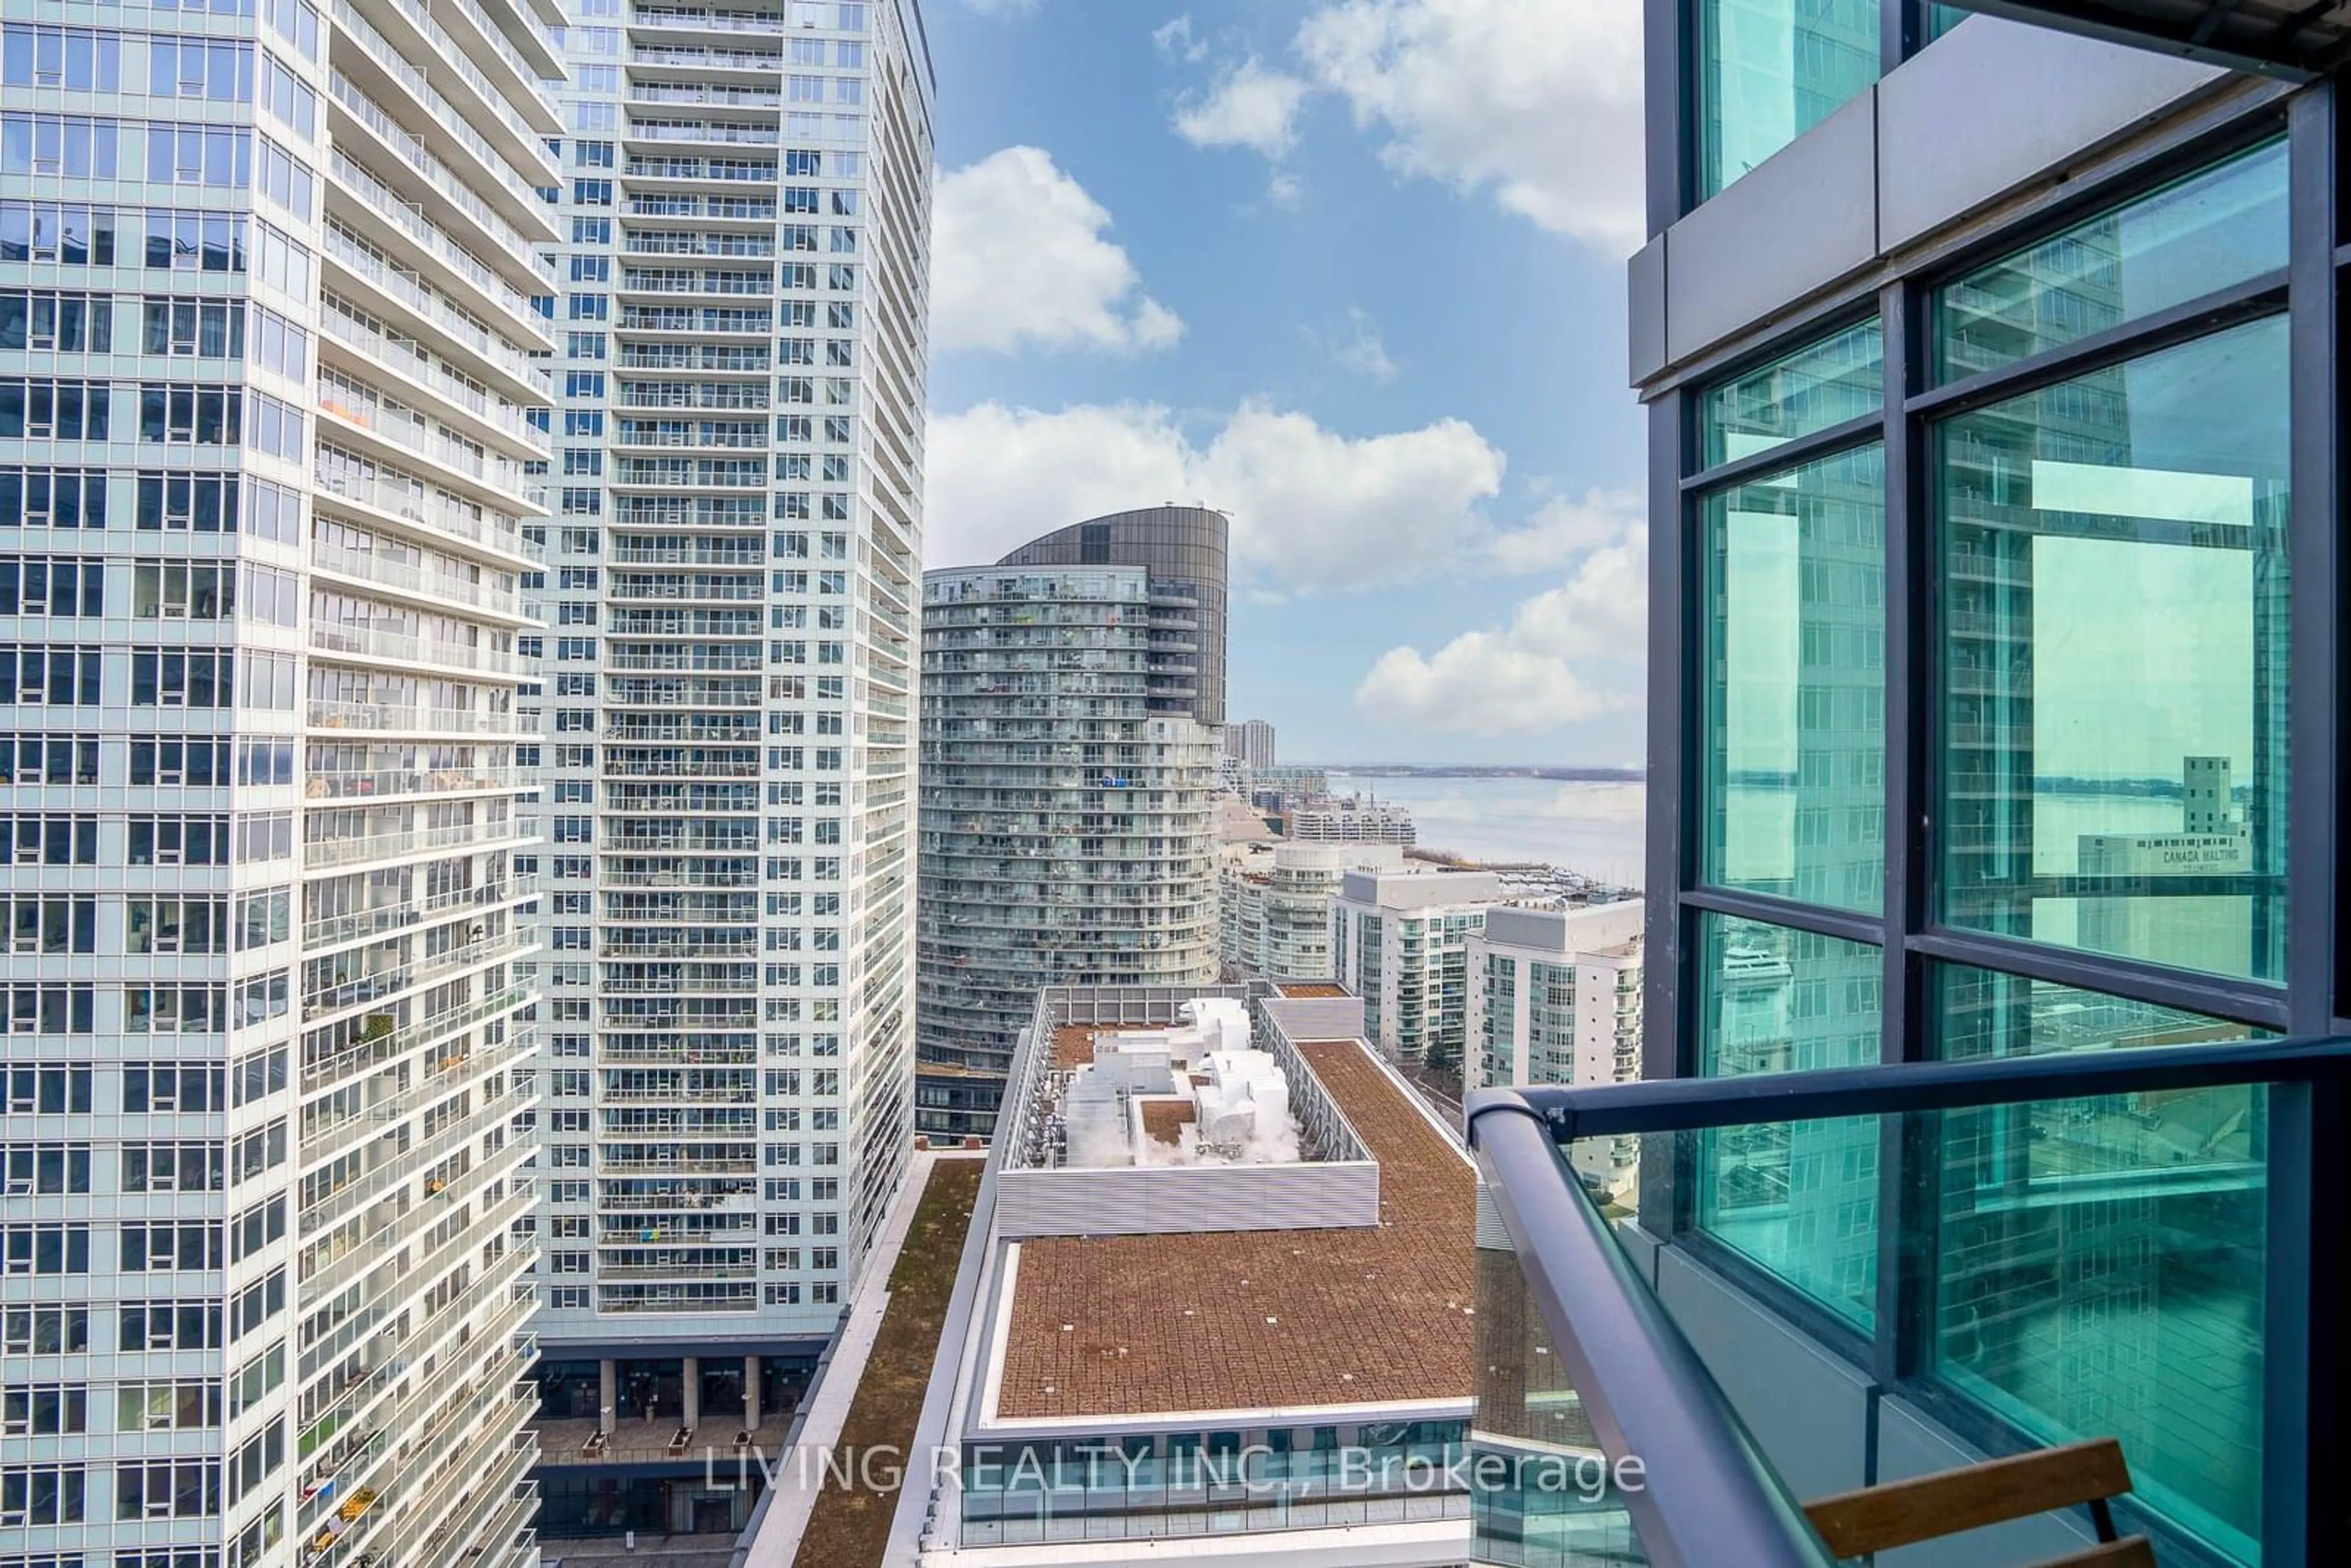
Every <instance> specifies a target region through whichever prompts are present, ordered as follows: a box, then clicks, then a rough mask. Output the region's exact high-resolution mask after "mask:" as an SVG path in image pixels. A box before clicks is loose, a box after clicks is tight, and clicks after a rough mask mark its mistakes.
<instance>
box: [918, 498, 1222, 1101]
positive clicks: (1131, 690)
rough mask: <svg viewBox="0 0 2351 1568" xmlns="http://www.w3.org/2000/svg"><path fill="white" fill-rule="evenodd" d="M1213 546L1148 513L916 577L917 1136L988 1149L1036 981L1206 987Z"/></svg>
mask: <svg viewBox="0 0 2351 1568" xmlns="http://www.w3.org/2000/svg"><path fill="white" fill-rule="evenodd" d="M1226 550H1227V525H1226V521H1225V518H1224V516H1223V515H1222V514H1221V513H1217V512H1212V511H1208V510H1207V509H1205V508H1202V507H1151V508H1148V509H1145V510H1142V511H1134V512H1120V513H1116V514H1114V515H1113V516H1110V517H1097V518H1094V519H1092V520H1091V521H1088V522H1083V523H1078V524H1074V525H1072V526H1071V527H1069V528H1061V529H1059V530H1057V531H1056V532H1053V533H1050V534H1047V535H1045V536H1044V537H1043V538H1039V539H1036V540H1034V541H1032V542H1030V543H1029V544H1027V545H1023V546H1022V547H1021V548H1020V549H1017V550H1014V551H1013V552H1011V553H1010V554H1009V555H1008V556H1006V557H1005V558H1004V559H1002V560H1001V561H999V562H998V563H997V564H996V565H994V566H987V567H967V568H957V569H953V570H941V571H932V572H926V573H925V574H924V578H923V708H922V715H923V717H922V862H921V864H922V870H921V900H920V904H919V909H920V914H919V917H918V922H919V936H918V944H917V946H918V955H919V957H918V963H919V982H918V988H917V989H918V998H919V1000H918V1009H919V1013H918V1016H919V1018H920V1020H921V1021H920V1030H921V1035H920V1045H921V1058H922V1059H921V1064H920V1067H919V1069H918V1071H917V1087H916V1106H917V1109H916V1113H915V1123H916V1125H917V1126H918V1127H919V1128H921V1129H922V1130H923V1131H925V1132H929V1133H934V1134H942V1135H957V1136H959V1135H963V1134H973V1135H980V1136H984V1135H986V1134H987V1132H988V1131H989V1129H990V1128H991V1126H992V1125H993V1123H994V1120H995V1112H996V1102H997V1098H998V1095H999V1094H1000V1093H1001V1092H1002V1091H1003V1085H1004V1073H1005V1069H1006V1065H1007V1064H1008V1061H1010V1058H1011V1051H1012V1047H1013V1044H1014V1042H1015V1041H1016V1040H1017V1039H1018V1037H1019V1030H1020V1021H1021V1020H1022V1019H1025V1018H1027V1017H1028V1016H1029V1012H1030V1011H1031V1010H1032V1009H1034V1008H1035V1006H1036V999H1037V992H1038V989H1039V988H1040V987H1044V986H1053V985H1097V986H1118V985H1189V984H1196V983H1201V982H1207V981H1213V980H1215V979H1216V977H1217V908H1216V887H1217V883H1216V878H1217V873H1216V862H1215V856H1214V852H1213V844H1212V839H1211V833H1210V821H1211V810H1210V800H1211V797H1212V795H1213V794H1214V791H1215V789H1216V781H1217V733H1216V730H1215V728H1214V727H1215V726H1216V725H1217V724H1219V723H1221V722H1222V720H1223V717H1224V704H1225V569H1226Z"/></svg>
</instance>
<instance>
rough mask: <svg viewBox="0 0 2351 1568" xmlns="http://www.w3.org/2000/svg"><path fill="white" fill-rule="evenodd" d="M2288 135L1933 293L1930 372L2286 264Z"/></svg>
mask: <svg viewBox="0 0 2351 1568" xmlns="http://www.w3.org/2000/svg"><path fill="white" fill-rule="evenodd" d="M2285 213H2286V202H2285V143H2284V142H2283V141H2273V142H2271V143H2269V144H2268V145H2266V146H2263V147H2257V148H2255V149H2253V150H2252V152H2246V153H2243V154H2241V155H2240V156H2238V157H2236V158H2232V159H2231V160H2230V161H2229V162H2226V163H2222V164H2220V165H2218V166H2216V167H2214V168H2211V169H2207V170H2205V171H2203V172H2201V173H2198V174H2193V175H2190V176H2189V178H2187V179H2185V180H2182V181H2179V183H2176V184H2171V185H2167V186H2165V187H2164V188H2163V189H2162V190H2160V191H2157V192H2155V193H2153V194H2151V195H2147V196H2142V197H2141V198H2139V199H2138V200H2137V201H2136V202H2132V203H2130V204H2127V205H2125V206H2120V207H2116V209H2115V210H2114V211H2112V212H2108V213H2101V214H2099V215H2098V216H2096V217H2095V218H2092V219H2091V220H2090V221H2089V222H2087V223H2085V224H2078V225H2075V226H2074V227H2073V228H2070V229H2067V230H2066V231H2064V233H2063V234H2059V235H2052V236H2050V237H2049V238H2048V239H2045V240H2043V241H2042V242H2041V243H2040V244H2038V245H2032V246H2026V247H2025V248H2024V249H2022V250H2021V251H2018V252H2017V253H2016V254H2015V255H2013V256H2003V257H2001V259H2000V260H1999V261H1996V262H1993V263H1992V264H1991V266H1989V267H1980V268H1978V269H1977V270H1976V271H1974V272H1971V273H1970V274H1968V275H1967V276H1966V277H1962V278H1960V279H1959V281H1958V282H1956V283H1952V284H1950V285H1949V286H1947V287H1943V288H1940V289H1938V290H1937V291H1936V293H1935V316H1934V321H1935V333H1934V338H1935V372H1936V376H1937V378H1938V380H1943V381H1955V380H1957V379H1959V377H1962V376H1969V375H1973V374H1975V373H1976V372H1977V371H1986V370H1990V369H1991V368H1993V367H1994V366H1996V365H2005V364H2008V363H2010V362H2011V361H2016V360H2022V359H2025V358H2027V357H2029V356H2031V355H2033V354H2038V353H2041V352H2043V350H2049V349H2054V348H2058V347H2061V346H2062V345H2064V344H2066V343H2070V342H2073V341H2074V340H2075V339H2077V338H2086V337H2088V336H2089V335H2090V334H2091V333H2093V332H2103V331H2105V329H2108V328H2110V327H2119V326H2121V325H2122V324H2123V323H2125V322H2126V321H2135V320H2138V319H2141V318H2144V317H2147V316H2150V315H2153V314H2154V313H2155V312H2157V311H2158V310H2164V309H2168V308H2170V307H2172V306H2174V305H2179V304H2183V303H2185V302H2186V301H2188V300H2190V299H2194V298H2199V297H2200V296H2202V295H2206V294H2210V293H2211V292H2212V291H2213V290H2214V289H2217V288H2225V287H2229V286H2231V284H2238V283H2243V282H2245V281H2247V280H2248V279H2250V278H2254V277H2261V276H2262V274H2263V273H2267V272H2273V271H2275V270H2277V269H2278V268H2280V267H2283V266H2284V265H2285V227H2286V224H2285Z"/></svg>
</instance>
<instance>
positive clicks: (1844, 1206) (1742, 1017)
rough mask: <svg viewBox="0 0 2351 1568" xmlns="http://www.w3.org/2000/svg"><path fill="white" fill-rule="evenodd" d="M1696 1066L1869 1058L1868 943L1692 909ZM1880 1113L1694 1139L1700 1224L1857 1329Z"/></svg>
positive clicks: (1753, 1067) (1710, 1073)
mask: <svg viewBox="0 0 2351 1568" xmlns="http://www.w3.org/2000/svg"><path fill="white" fill-rule="evenodd" d="M1700 925H1701V930H1700V934H1699V946H1698V953H1699V963H1700V969H1699V975H1698V985H1699V1004H1698V1009H1699V1010H1698V1071H1699V1072H1700V1073H1701V1074H1703V1075H1705V1076H1707V1077H1709V1078H1735V1077H1741V1076H1744V1075H1746V1074H1749V1073H1756V1072H1810V1071H1818V1070H1819V1069H1821V1068H1824V1067H1859V1066H1862V1065H1864V1064H1865V1063H1868V1062H1873V1061H1876V1060H1878V1024H1879V998H1880V996H1881V994H1882V991H1883V986H1884V973H1885V965H1884V962H1883V955H1882V954H1881V952H1880V950H1879V949H1877V948H1876V947H1873V946H1867V945H1866V944H1864V943H1859V942H1844V941H1840V940H1839V939H1837V938H1836V937H1834V936H1816V935H1814V934H1813V933H1811V932H1809V931H1795V930H1791V929H1790V928H1788V927H1787V926H1784V925H1766V924H1764V923H1763V922H1761V921H1757V920H1741V919H1738V918H1735V917H1733V916H1730V915H1712V914H1709V915H1704V916H1703V917H1702V918H1701V922H1700ZM1877 1145H1878V1119H1877V1118H1876V1117H1875V1116H1860V1117H1844V1118H1840V1119H1837V1120H1835V1121H1826V1122H1761V1123H1756V1124H1750V1125H1748V1126H1741V1127H1726V1128H1724V1129H1722V1130H1721V1131H1719V1132H1710V1133H1707V1134H1702V1135H1700V1136H1699V1138H1698V1156H1697V1165H1698V1225H1699V1226H1700V1228H1703V1229H1705V1230H1707V1231H1708V1232H1710V1233H1712V1234H1713V1235H1714V1236H1715V1237H1716V1238H1717V1239H1719V1240H1721V1241H1723V1242H1724V1243H1726V1244H1728V1245H1729V1246H1731V1247H1733V1248H1736V1249H1738V1250H1739V1251H1740V1252H1741V1253H1744V1254H1745V1255H1746V1256H1747V1257H1749V1258H1751V1259H1753V1260H1755V1261H1756V1262H1758V1263H1760V1264H1761V1265H1762V1266H1763V1267H1764V1268H1766V1269H1768V1270H1771V1272H1772V1273H1774V1274H1776V1275H1778V1276H1779V1277H1780V1278H1781V1279H1782V1280H1784V1281H1787V1282H1788V1283H1789V1284H1791V1285H1792V1286H1794V1287H1795V1288H1796V1289H1797V1290H1799V1291H1803V1292H1804V1293H1805V1294H1806V1295H1808V1296H1811V1297H1813V1298H1814V1299H1815V1300H1817V1301H1820V1302H1821V1304H1822V1305H1823V1306H1825V1307H1827V1308H1828V1309H1829V1310H1830V1311H1832V1312H1835V1313H1837V1314H1838V1315H1839V1316H1841V1317H1843V1318H1845V1319H1847V1320H1849V1321H1850V1322H1854V1323H1855V1324H1857V1325H1859V1326H1860V1327H1863V1328H1867V1327H1868V1326H1869V1324H1870V1322H1872V1320H1873V1318H1874V1317H1875V1315H1876V1291H1877Z"/></svg>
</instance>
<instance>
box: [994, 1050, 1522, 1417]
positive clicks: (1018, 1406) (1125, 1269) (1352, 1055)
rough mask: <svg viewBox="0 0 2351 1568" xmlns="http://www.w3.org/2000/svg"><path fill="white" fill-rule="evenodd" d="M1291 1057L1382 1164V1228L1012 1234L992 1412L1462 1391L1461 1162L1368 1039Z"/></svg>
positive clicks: (1139, 1412)
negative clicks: (1301, 1060)
mask: <svg viewBox="0 0 2351 1568" xmlns="http://www.w3.org/2000/svg"><path fill="white" fill-rule="evenodd" d="M1092 1032H1093V1031H1092V1030H1082V1031H1080V1030H1063V1031H1061V1038H1057V1039H1056V1040H1055V1042H1054V1044H1055V1056H1056V1058H1057V1060H1059V1061H1063V1062H1065V1063H1067V1062H1069V1061H1071V1058H1072V1057H1075V1056H1076V1055H1077V1052H1078V1051H1080V1050H1083V1051H1084V1052H1085V1056H1084V1057H1083V1058H1079V1060H1086V1059H1090V1058H1091V1056H1092ZM1080 1033H1082V1034H1083V1035H1084V1036H1085V1037H1086V1038H1085V1040H1084V1041H1083V1043H1082V1045H1081V1044H1080V1041H1079V1040H1077V1039H1076V1038H1075V1037H1076V1036H1077V1035H1079V1034H1080ZM1299 1049H1300V1051H1301V1052H1302V1053H1303V1055H1304V1056H1305V1058H1306V1061H1307V1064H1308V1066H1309V1067H1310V1068H1311V1069H1312V1071H1313V1072H1314V1075H1315V1076H1316V1077H1317V1078H1319V1079H1320V1080H1321V1081H1322V1083H1323V1085H1324V1086H1325V1087H1326V1088H1327V1089H1328V1090H1329V1091H1330V1092H1331V1093H1332V1096H1333V1097H1334V1098H1335V1099H1336V1100H1337V1101H1338V1103H1339V1106H1340V1108H1341V1109H1342V1110H1343V1112H1344V1113H1345V1114H1346V1116H1347V1119H1348V1120H1349V1121H1350V1122H1351V1123H1353V1125H1354V1127H1355V1129H1356V1131H1357V1132H1358V1133H1360V1134H1362V1135H1363V1138H1364V1142H1365V1143H1366V1144H1367V1145H1369V1146H1370V1148H1371V1152H1372V1155H1373V1157H1374V1159H1376V1160H1377V1161H1378V1162H1379V1166H1380V1223H1379V1224H1378V1225H1377V1226H1376V1227H1373V1226H1364V1227H1356V1228H1326V1229H1301V1230H1250V1231H1217V1232H1209V1233H1203V1234H1192V1235H1175V1236H1106V1237H1046V1238H1039V1239H1029V1240H1027V1241H1023V1242H1020V1243H1019V1244H1018V1247H1017V1254H1018V1261H1017V1265H1016V1267H1015V1270H1014V1278H1013V1281H1012V1285H1011V1291H1012V1301H1011V1305H1010V1309H1009V1313H1010V1319H1009V1328H1008V1333H1007V1334H1006V1337H1005V1341H1004V1359H1003V1364H1002V1366H1001V1367H1000V1368H998V1373H999V1375H1000V1383H999V1385H998V1394H997V1401H996V1411H995V1417H996V1419H998V1420H999V1421H1008V1422H1018V1421H1024V1420H1040V1419H1050V1418H1054V1417H1071V1416H1146V1415H1153V1414H1174V1413H1185V1412H1192V1411H1202V1412H1205V1411H1211V1410H1239V1409H1265V1408H1293V1407H1312V1406H1335V1405H1367V1404H1394V1403H1408V1402H1421V1401H1446V1400H1466V1399H1468V1397H1469V1396H1470V1389H1471V1378H1472V1371H1473V1355H1474V1334H1473V1332H1472V1331H1473V1322H1474V1319H1473V1315H1472V1309H1473V1307H1474V1305H1475V1293H1476V1275H1475V1271H1474V1267H1473V1263H1472V1257H1471V1239H1472V1230H1473V1227H1474V1224H1475V1219H1476V1210H1477V1186H1476V1180H1475V1177H1474V1176H1472V1174H1471V1171H1470V1167H1469V1164H1468V1160H1467V1159H1466V1158H1465V1157H1464V1156H1463V1155H1462V1154H1461V1152H1460V1150H1459V1149H1458V1147H1457V1146H1456V1145H1454V1144H1453V1143H1451V1142H1450V1141H1449V1140H1448V1139H1447V1138H1446V1137H1445V1135H1444V1134H1441V1133H1440V1132H1438V1131H1437V1128H1436V1127H1435V1126H1434V1125H1432V1124H1430V1122H1429V1121H1428V1119H1427V1117H1426V1115H1425V1114H1424V1113H1422V1111H1421V1109H1420V1107H1419V1106H1418V1105H1417V1104H1416V1103H1415V1102H1414V1101H1413V1100H1412V1098H1411V1097H1410V1092H1409V1091H1407V1090H1405V1088H1403V1087H1402V1086H1401V1085H1400V1084H1399V1083H1398V1082H1397V1081H1396V1080H1395V1078H1394V1077H1393V1076H1392V1075H1390V1074H1389V1073H1388V1072H1387V1071H1385V1070H1384V1069H1383V1068H1382V1067H1381V1066H1380V1064H1379V1063H1378V1062H1377V1061H1374V1059H1373V1058H1372V1056H1371V1054H1370V1048H1369V1047H1368V1046H1366V1045H1364V1043H1363V1042H1362V1041H1361V1040H1310V1041H1305V1042H1302V1043H1301V1045H1300V1048H1299Z"/></svg>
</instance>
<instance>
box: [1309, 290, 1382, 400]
mask: <svg viewBox="0 0 2351 1568" xmlns="http://www.w3.org/2000/svg"><path fill="white" fill-rule="evenodd" d="M1308 336H1309V337H1311V338H1312V339H1313V340H1314V342H1315V345H1316V346H1317V347H1318V348H1320V349H1321V350H1322V351H1323V353H1325V354H1327V355H1329V356H1330V359H1331V362H1332V364H1334V365H1337V366H1338V367H1339V368H1340V369H1341V370H1343V371H1347V372H1348V373H1349V374H1351V375H1358V376H1362V377H1363V378H1364V380H1366V381H1371V382H1378V383H1379V384H1380V385H1381V386H1386V385H1387V384H1388V383H1389V382H1393V381H1395V379H1396V362H1395V361H1394V360H1392V359H1390V358H1388V350H1387V345H1386V344H1384V343H1383V342H1381V341H1380V329H1379V326H1378V324H1377V323H1375V322H1374V321H1373V319H1371V317H1370V316H1369V315H1367V314H1366V313H1365V312H1364V310H1363V309H1362V308H1360V307H1357V306H1353V305H1351V306H1349V307H1348V308H1347V336H1346V337H1344V338H1343V339H1335V340H1326V339H1323V338H1322V337H1320V336H1319V335H1316V334H1313V333H1309V334H1308Z"/></svg>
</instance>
